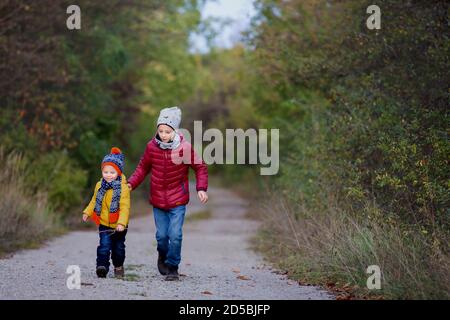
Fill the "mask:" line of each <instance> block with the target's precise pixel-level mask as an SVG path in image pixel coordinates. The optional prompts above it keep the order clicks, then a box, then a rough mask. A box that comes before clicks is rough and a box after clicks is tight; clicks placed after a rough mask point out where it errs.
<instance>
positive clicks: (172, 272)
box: [165, 265, 180, 281]
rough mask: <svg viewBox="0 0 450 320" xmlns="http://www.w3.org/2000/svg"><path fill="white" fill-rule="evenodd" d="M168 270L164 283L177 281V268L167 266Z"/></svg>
mask: <svg viewBox="0 0 450 320" xmlns="http://www.w3.org/2000/svg"><path fill="white" fill-rule="evenodd" d="M167 267H168V269H169V273H168V274H167V276H166V279H165V280H166V281H177V280H179V279H180V278H179V274H178V266H176V267H175V266H170V265H168V266H167Z"/></svg>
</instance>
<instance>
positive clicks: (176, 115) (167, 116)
mask: <svg viewBox="0 0 450 320" xmlns="http://www.w3.org/2000/svg"><path fill="white" fill-rule="evenodd" d="M180 123H181V110H180V108H178V107H172V108H165V109H162V110H161V112H160V113H159V118H158V122H157V124H156V126H157V127H158V126H159V125H160V124H166V125H168V126H170V127H172V129H174V130H177V129H179V128H180Z"/></svg>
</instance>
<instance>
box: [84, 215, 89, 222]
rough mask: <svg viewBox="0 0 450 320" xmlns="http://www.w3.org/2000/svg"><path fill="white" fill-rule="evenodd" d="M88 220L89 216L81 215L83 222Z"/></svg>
mask: <svg viewBox="0 0 450 320" xmlns="http://www.w3.org/2000/svg"><path fill="white" fill-rule="evenodd" d="M88 219H89V216H88V215H87V214H86V213H84V214H83V222H86V221H87V220H88Z"/></svg>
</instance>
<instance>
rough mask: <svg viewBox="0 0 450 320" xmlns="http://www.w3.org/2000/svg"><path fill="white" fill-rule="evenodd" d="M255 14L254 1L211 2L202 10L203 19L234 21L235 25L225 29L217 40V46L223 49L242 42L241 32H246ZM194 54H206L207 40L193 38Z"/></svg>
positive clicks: (217, 0)
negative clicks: (215, 18) (216, 18)
mask: <svg viewBox="0 0 450 320" xmlns="http://www.w3.org/2000/svg"><path fill="white" fill-rule="evenodd" d="M254 14H255V9H254V7H253V0H210V1H208V2H207V3H206V5H205V6H204V8H203V10H202V19H206V18H209V17H219V18H227V19H232V20H233V23H232V24H231V25H229V26H227V27H225V28H223V29H221V32H220V34H219V35H218V37H217V38H216V41H215V43H216V45H217V46H218V47H222V48H230V47H232V46H233V45H234V44H236V43H237V42H239V40H240V32H241V31H243V30H245V29H246V28H247V27H248V26H249V23H250V19H251V17H252V16H253V15H254ZM191 43H192V48H191V50H192V51H194V52H206V51H207V46H206V42H205V39H204V38H203V37H200V36H198V35H192V36H191Z"/></svg>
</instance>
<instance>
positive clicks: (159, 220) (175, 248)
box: [153, 205, 186, 267]
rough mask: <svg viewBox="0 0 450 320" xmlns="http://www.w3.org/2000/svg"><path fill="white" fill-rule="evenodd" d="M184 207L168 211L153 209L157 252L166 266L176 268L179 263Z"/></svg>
mask: <svg viewBox="0 0 450 320" xmlns="http://www.w3.org/2000/svg"><path fill="white" fill-rule="evenodd" d="M185 213H186V206H185V205H182V206H178V207H175V208H172V209H168V210H162V209H159V208H155V207H153V216H154V218H155V225H156V241H157V242H158V248H157V249H158V252H159V254H160V255H162V256H163V257H166V260H165V261H164V262H165V264H166V265H170V266H172V267H178V265H179V264H180V261H181V242H182V241H183V230H182V228H183V222H184V215H185Z"/></svg>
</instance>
